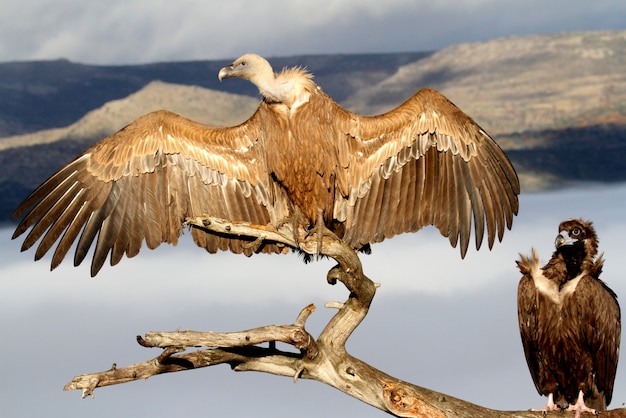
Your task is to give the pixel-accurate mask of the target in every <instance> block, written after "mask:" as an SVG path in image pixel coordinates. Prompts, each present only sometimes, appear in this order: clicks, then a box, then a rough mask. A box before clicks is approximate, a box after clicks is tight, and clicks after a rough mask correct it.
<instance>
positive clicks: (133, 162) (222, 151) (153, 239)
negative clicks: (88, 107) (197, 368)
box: [13, 108, 281, 275]
mask: <svg viewBox="0 0 626 418" xmlns="http://www.w3.org/2000/svg"><path fill="white" fill-rule="evenodd" d="M262 113H263V109H262V108H260V109H259V111H258V112H257V113H256V114H255V115H254V116H252V117H251V118H250V119H249V120H248V121H247V122H244V123H243V124H242V125H239V126H236V127H232V128H223V129H218V128H210V127H206V126H204V125H200V124H197V123H195V122H192V121H190V120H188V119H185V118H183V117H181V116H178V115H175V114H173V113H171V112H167V111H158V112H153V113H149V114H147V115H145V116H143V117H141V118H139V119H137V120H136V121H135V122H133V123H132V124H130V125H128V126H127V127H125V128H123V129H122V130H120V131H118V132H117V133H115V134H113V135H111V136H110V137H107V138H105V139H103V140H102V141H100V142H98V143H96V144H95V145H93V146H92V147H90V148H89V149H88V150H87V151H85V152H84V153H83V154H82V155H80V156H79V157H78V158H76V159H75V160H74V161H72V162H71V163H69V164H68V165H66V166H65V167H63V168H61V169H60V170H59V171H58V172H57V173H56V174H54V175H52V176H51V177H50V178H49V179H48V180H47V181H45V182H44V183H43V184H42V185H41V186H40V187H39V188H37V189H36V190H35V191H34V192H33V193H32V194H31V195H30V196H29V197H28V198H26V200H25V201H24V202H23V203H22V204H21V205H20V206H19V207H18V208H17V209H16V211H15V213H14V215H13V216H14V217H17V216H21V215H23V214H25V213H26V216H24V218H23V219H22V221H21V222H20V224H19V225H18V227H17V228H16V231H15V233H14V236H13V238H15V237H17V236H19V235H21V234H22V233H24V232H25V231H27V230H28V229H29V228H31V227H32V228H31V230H30V232H29V233H28V235H27V237H26V239H25V241H24V244H23V246H22V249H23V250H25V249H28V248H30V247H31V246H33V245H35V244H36V243H37V241H39V240H40V239H41V240H40V242H39V245H38V247H37V250H36V253H35V257H36V258H37V259H39V258H41V257H42V256H43V255H44V254H45V253H47V252H48V251H49V250H50V249H51V248H52V247H53V246H54V245H55V243H56V242H57V241H58V244H57V248H56V249H55V251H54V254H53V256H52V262H51V267H52V268H55V267H56V266H58V265H59V263H60V262H61V261H62V260H63V258H64V257H65V255H66V254H67V253H68V251H69V249H70V248H71V246H72V245H73V243H74V242H75V241H76V240H77V238H78V242H77V244H76V250H75V254H74V264H75V265H78V264H80V263H81V262H82V261H83V260H84V259H85V257H86V256H87V254H88V251H89V249H90V248H91V247H92V244H93V243H94V241H95V244H96V245H95V249H94V253H93V259H92V266H91V273H92V275H95V274H96V273H97V272H98V271H99V270H100V269H101V267H102V266H103V264H104V262H105V261H106V258H107V257H108V256H109V255H110V262H111V264H112V265H114V264H117V263H118V262H119V261H120V260H121V258H122V257H123V255H124V254H125V255H126V256H128V257H132V256H134V255H136V254H137V253H138V252H139V250H140V248H141V246H142V245H143V243H144V242H145V245H146V246H147V247H148V248H151V249H152V248H156V247H158V246H159V245H160V244H161V243H163V242H167V243H172V244H175V243H176V242H177V240H178V237H179V236H180V235H181V234H182V232H183V222H184V220H185V218H186V217H188V216H197V215H201V214H209V215H213V216H218V217H224V218H227V219H231V220H233V221H244V222H252V223H255V224H267V223H269V222H270V221H275V220H276V216H277V215H276V214H275V213H274V212H273V211H272V208H271V206H272V204H273V201H272V199H273V198H272V196H273V195H274V192H273V191H272V190H270V182H269V176H268V174H267V172H266V164H265V160H264V158H265V157H264V156H265V153H264V146H265V145H264V143H263V135H262V134H261V131H260V128H259V124H260V123H259V120H260V118H262V117H263V116H262ZM79 235H80V237H79ZM193 237H194V241H195V242H196V243H197V244H198V245H200V246H202V247H204V248H206V249H207V250H208V251H210V252H215V251H217V250H231V251H234V252H237V253H241V252H244V253H246V254H251V253H252V251H251V250H249V249H248V247H247V246H245V245H243V244H244V243H245V242H247V240H245V239H228V238H226V237H220V236H216V235H211V234H210V233H207V232H205V231H200V230H195V229H194V231H193ZM261 250H262V251H266V252H280V251H281V249H280V248H278V247H275V246H273V245H267V246H264V247H263V248H262V249H261Z"/></svg>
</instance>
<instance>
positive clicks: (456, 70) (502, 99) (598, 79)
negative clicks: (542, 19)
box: [347, 31, 626, 135]
mask: <svg viewBox="0 0 626 418" xmlns="http://www.w3.org/2000/svg"><path fill="white" fill-rule="evenodd" d="M625 69H626V31H611V32H608V31H607V32H583V33H564V34H560V35H551V36H523V37H511V38H503V39H496V40H493V41H489V42H482V43H471V44H460V45H455V46H451V47H449V48H446V49H444V50H442V51H439V52H437V53H435V54H433V55H431V56H430V57H428V58H425V59H423V60H421V61H419V62H414V63H411V64H408V65H405V66H403V67H401V68H400V69H399V70H398V72H397V73H396V74H394V75H393V76H391V77H389V78H387V79H385V80H383V81H382V82H380V83H378V84H375V85H372V86H370V87H369V88H366V89H362V90H361V91H359V92H357V93H355V94H354V95H353V96H351V97H350V98H349V99H348V100H347V104H348V105H349V106H351V107H352V108H354V109H356V110H358V111H361V112H365V113H370V114H372V113H379V112H382V111H384V110H387V109H389V108H390V107H393V106H395V105H397V104H398V103H399V102H401V101H403V100H404V99H406V98H407V97H408V96H409V95H410V94H412V92H413V91H415V90H416V89H417V88H419V87H425V86H429V87H433V88H435V89H438V90H440V91H442V92H443V93H444V94H445V95H446V96H448V97H449V98H450V99H451V100H452V101H453V102H455V103H456V104H457V105H459V106H460V107H461V108H462V109H463V110H465V111H466V112H467V113H469V114H470V115H471V116H472V117H473V118H474V119H476V120H477V121H478V122H479V123H480V124H481V125H482V126H483V127H484V128H485V129H487V130H488V131H489V132H490V133H491V134H492V135H497V134H506V133H512V132H521V131H537V130H544V129H556V128H565V127H570V126H585V125H588V124H590V123H596V122H601V123H605V122H614V121H617V122H619V123H626V112H625V110H626V70H625Z"/></svg>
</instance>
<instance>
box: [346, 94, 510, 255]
mask: <svg viewBox="0 0 626 418" xmlns="http://www.w3.org/2000/svg"><path fill="white" fill-rule="evenodd" d="M336 116H337V117H336V120H335V123H337V124H339V126H340V129H339V130H340V131H341V130H342V131H343V132H345V135H346V142H347V143H348V144H349V145H348V147H347V148H348V150H349V151H348V152H349V155H348V156H343V157H342V160H343V159H346V161H347V168H346V170H345V171H344V172H343V173H344V175H345V176H346V179H341V180H340V181H339V183H340V184H342V183H343V182H345V184H348V188H349V190H348V192H347V193H345V195H344V196H340V197H338V199H344V200H345V203H339V204H336V205H335V208H340V209H341V212H339V210H338V211H337V214H336V215H337V218H338V219H343V218H345V219H348V220H350V222H348V223H347V224H348V227H347V229H346V235H345V236H344V239H346V240H347V241H348V242H349V243H351V244H353V245H358V244H359V243H360V244H362V243H363V242H377V241H381V240H382V239H383V238H389V237H390V236H393V235H395V234H397V233H401V232H409V231H411V232H414V231H416V230H417V229H419V228H421V227H423V226H426V225H434V226H435V227H437V228H438V229H439V231H440V232H441V233H442V234H443V235H444V236H446V237H448V238H449V240H450V243H451V244H452V245H453V246H456V245H457V243H460V250H461V255H462V256H464V255H465V253H466V251H467V248H468V244H469V240H470V235H471V229H472V227H471V225H472V221H473V225H474V231H475V234H476V247H477V248H479V247H480V244H481V242H482V240H483V235H484V230H485V227H486V229H487V235H488V244H489V247H490V248H491V247H492V245H493V243H494V240H495V237H496V235H497V237H498V239H500V240H501V239H502V236H503V234H504V230H505V227H506V228H510V227H511V225H512V220H513V216H514V215H516V214H517V211H518V206H519V202H518V195H519V192H520V186H519V181H518V178H517V175H516V173H515V170H514V168H513V166H512V165H511V163H510V161H509V160H508V158H507V157H506V155H505V154H504V152H503V151H502V150H501V149H500V147H499V146H498V145H497V144H496V143H495V142H494V141H493V140H492V139H491V138H490V137H489V136H488V135H487V134H486V133H485V131H484V130H483V129H481V128H480V126H478V125H477V124H476V123H475V122H474V121H473V120H472V119H471V118H469V117H468V116H467V115H465V114H464V113H463V112H462V111H461V110H460V109H458V108H457V107H456V106H455V105H454V104H452V103H451V102H450V101H448V100H447V99H446V98H445V97H444V96H443V95H441V94H439V93H438V92H436V91H434V90H430V89H423V90H420V91H419V92H417V93H416V94H415V95H414V96H413V97H411V98H410V99H409V100H407V101H406V102H405V103H403V104H402V105H400V106H399V107H398V108H396V109H395V110H392V111H391V112H388V113H386V114H383V115H379V116H372V117H363V116H359V115H355V114H352V113H350V112H347V111H345V110H344V111H337V112H336ZM344 147H345V146H344V145H342V146H341V148H340V151H341V150H342V149H343V148H344ZM341 153H342V155H343V153H344V151H341ZM404 170H408V176H407V177H406V180H403V182H405V181H406V183H403V186H404V187H403V188H402V190H403V192H402V194H401V197H400V200H399V201H398V204H397V205H396V206H395V210H390V208H391V207H392V205H390V204H386V203H383V202H381V200H380V199H371V198H370V197H369V196H368V194H375V195H376V196H377V197H380V196H384V195H385V194H386V193H387V195H386V196H387V197H383V199H385V198H391V196H392V195H393V196H396V195H395V193H394V192H393V191H394V190H395V188H396V187H397V186H396V185H395V182H396V181H397V180H398V179H400V178H405V177H404V176H402V175H400V174H395V173H399V172H402V171H404ZM375 178H376V179H379V181H377V182H375V181H374V180H373V179H375ZM407 187H408V188H412V190H411V191H410V192H409V190H408V189H407ZM378 188H380V190H376V189H378ZM399 212H402V213H399ZM373 213H379V216H380V217H382V218H380V219H378V220H377V221H376V228H374V229H373V228H372V224H371V216H372V214H373ZM365 214H367V216H365ZM387 217H391V218H394V219H402V222H401V227H399V226H396V225H399V224H398V223H397V222H396V221H395V220H386V219H385V218H387Z"/></svg>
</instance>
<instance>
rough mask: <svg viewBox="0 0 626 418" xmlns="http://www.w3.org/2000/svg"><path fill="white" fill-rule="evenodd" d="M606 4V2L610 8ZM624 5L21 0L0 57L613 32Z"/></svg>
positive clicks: (370, 47) (103, 57) (338, 49)
mask: <svg viewBox="0 0 626 418" xmlns="http://www.w3.org/2000/svg"><path fill="white" fill-rule="evenodd" d="M609 3H610V4H609ZM620 12H626V4H623V3H622V2H596V3H594V7H593V8H592V9H589V7H588V3H587V2H586V1H584V0H574V1H570V0H556V1H552V2H550V3H545V2H540V1H539V0H533V1H532V2H530V3H529V2H502V1H495V0H465V1H463V2H456V1H444V2H435V3H433V2H427V1H423V0H421V1H410V0H393V1H389V2H380V1H370V0H368V1H356V0H342V1H336V2H330V3H328V4H325V5H323V6H322V7H320V4H319V3H318V2H314V1H306V0H301V1H287V0H268V1H265V2H248V1H245V0H232V1H227V2H223V1H222V2H217V1H210V2H201V1H197V0H182V1H179V2H168V1H166V0H155V1H147V0H112V1H108V2H84V1H79V0H59V1H55V2H53V3H51V2H49V1H44V0H24V1H22V2H9V4H7V5H3V13H2V14H1V15H0V38H1V39H4V40H9V41H7V42H3V43H1V44H0V61H9V60H29V59H56V58H68V59H70V60H73V61H79V62H87V63H100V64H115V63H118V64H119V63H143V62H154V61H171V60H192V59H216V58H233V57H235V56H238V55H239V54H241V53H244V52H257V53H261V54H264V55H268V56H276V55H293V54H312V53H355V52H396V51H419V50H433V49H439V48H442V47H445V46H447V45H451V44H454V43H460V42H471V41H482V40H488V39H492V38H496V37H501V36H507V35H513V34H527V33H554V32H561V31H573V30H593V29H621V28H624V22H623V19H621V15H623V13H620Z"/></svg>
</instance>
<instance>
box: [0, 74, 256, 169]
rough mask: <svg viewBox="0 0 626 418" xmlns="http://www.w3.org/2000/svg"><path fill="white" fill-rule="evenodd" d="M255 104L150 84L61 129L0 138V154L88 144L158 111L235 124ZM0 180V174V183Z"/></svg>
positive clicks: (250, 100) (193, 88) (193, 89)
mask: <svg viewBox="0 0 626 418" xmlns="http://www.w3.org/2000/svg"><path fill="white" fill-rule="evenodd" d="M258 104H259V99H255V98H252V97H250V96H243V95H238V94H229V93H224V92H220V91H215V90H208V89H205V88H202V87H198V86H181V85H177V84H169V83H163V82H160V81H154V82H151V83H150V84H148V85H147V86H145V87H144V88H142V89H141V90H139V91H138V92H136V93H133V94H131V95H129V96H128V97H126V98H124V99H119V100H113V101H110V102H108V103H106V104H105V105H104V106H102V107H100V108H98V109H96V110H92V111H90V112H88V113H87V114H86V115H85V116H84V117H82V118H81V119H80V120H78V121H77V122H75V123H73V124H71V125H69V126H67V127H65V128H56V129H48V130H43V131H39V132H35V133H32V134H25V135H17V136H13V137H7V138H0V151H2V150H5V149H8V148H14V147H21V146H31V145H36V144H44V143H52V142H55V141H61V140H66V139H71V140H76V141H83V142H89V143H90V142H93V141H95V140H98V139H101V138H104V137H106V136H108V135H110V134H112V133H114V132H116V131H118V130H119V129H121V128H123V127H124V126H126V125H127V124H129V123H130V122H132V121H133V120H135V119H137V118H138V117H140V116H141V115H144V114H146V113H148V112H152V111H154V110H159V109H166V110H170V111H172V112H175V113H179V114H181V115H183V116H185V117H186V118H188V119H192V120H195V121H197V122H202V123H205V124H209V125H214V126H229V125H237V124H239V123H241V122H243V121H245V120H246V119H247V118H248V117H250V116H251V115H252V114H253V113H254V111H255V110H256V108H257V106H258ZM88 145H89V144H86V145H84V146H85V147H87V146H88ZM2 177H3V176H2V175H0V180H1V179H2Z"/></svg>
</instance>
